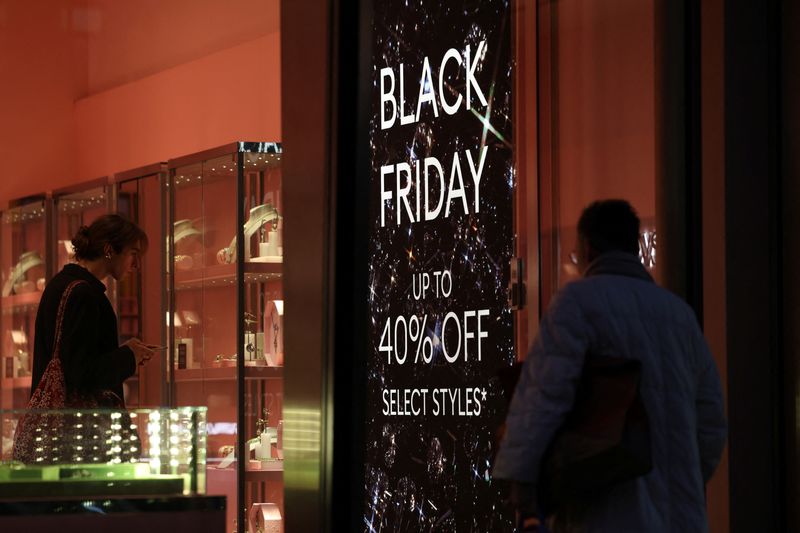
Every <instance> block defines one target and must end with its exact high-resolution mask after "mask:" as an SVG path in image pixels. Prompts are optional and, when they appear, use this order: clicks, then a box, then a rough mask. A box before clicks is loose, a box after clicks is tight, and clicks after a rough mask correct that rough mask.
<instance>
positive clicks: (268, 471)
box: [245, 460, 283, 483]
mask: <svg viewBox="0 0 800 533" xmlns="http://www.w3.org/2000/svg"><path fill="white" fill-rule="evenodd" d="M282 478H283V460H277V461H269V462H262V463H261V468H260V469H258V470H256V469H253V470H251V469H249V468H248V469H247V470H245V479H246V480H247V481H253V482H256V483H259V482H264V481H278V480H280V479H282Z"/></svg>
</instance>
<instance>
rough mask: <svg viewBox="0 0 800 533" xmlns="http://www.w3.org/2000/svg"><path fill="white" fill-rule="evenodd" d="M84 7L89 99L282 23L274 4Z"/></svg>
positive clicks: (210, 1) (201, 1)
mask: <svg viewBox="0 0 800 533" xmlns="http://www.w3.org/2000/svg"><path fill="white" fill-rule="evenodd" d="M84 1H85V2H87V4H88V9H87V10H86V17H85V18H86V25H87V27H88V29H89V55H88V63H89V72H88V76H89V84H88V91H89V94H95V93H98V92H100V91H103V90H107V89H110V88H112V87H117V86H119V85H124V84H126V83H130V82H133V81H136V80H140V79H142V78H145V77H147V76H152V75H153V74H157V73H159V72H161V71H163V70H167V69H169V68H172V67H177V66H179V65H183V64H184V63H190V62H192V61H194V60H196V59H200V58H202V57H205V56H207V55H210V54H213V53H216V52H219V51H221V50H226V49H228V48H231V47H233V46H236V45H240V44H244V43H247V42H249V41H252V40H254V39H257V38H259V37H263V36H265V35H269V34H277V33H278V29H279V26H278V25H279V22H280V13H279V2H278V0H166V1H165V0H135V1H120V0H84ZM272 53H273V54H274V55H275V56H277V55H278V49H277V48H276V49H275V50H274V51H273V52H272ZM82 96H83V95H82Z"/></svg>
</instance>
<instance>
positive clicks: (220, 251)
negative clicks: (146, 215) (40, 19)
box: [164, 143, 284, 533]
mask: <svg viewBox="0 0 800 533" xmlns="http://www.w3.org/2000/svg"><path fill="white" fill-rule="evenodd" d="M280 150H281V149H280V145H279V144H277V143H232V144H229V145H226V146H222V147H219V148H214V149H211V150H207V151H204V152H201V153H197V154H192V155H188V156H185V157H181V158H177V159H172V160H170V161H169V163H168V165H167V166H168V168H169V183H168V188H167V191H166V192H167V193H168V205H169V211H168V217H167V223H166V227H165V229H166V230H167V232H168V238H167V239H164V242H165V243H166V244H167V245H168V246H167V247H168V250H167V253H168V254H169V255H168V257H167V265H168V267H167V279H168V287H169V291H168V295H167V298H168V306H167V316H168V317H169V318H168V322H167V324H168V328H169V331H168V338H169V345H170V347H171V348H174V352H170V355H171V357H170V360H171V364H173V365H174V367H173V369H172V370H171V371H170V384H171V388H172V391H171V392H172V394H173V398H176V399H177V400H178V401H180V402H191V401H201V402H202V401H207V399H208V398H211V397H212V396H213V398H214V407H213V408H212V409H211V411H212V415H211V416H212V418H213V419H214V420H218V421H220V422H223V421H224V423H225V424H230V425H232V426H234V427H235V430H233V429H231V431H233V433H231V435H233V437H230V438H229V437H223V436H222V434H215V436H214V443H213V445H211V444H209V445H210V446H212V447H211V448H210V449H209V452H208V456H209V457H212V456H213V457H215V459H212V460H211V463H212V464H213V465H214V466H224V467H225V468H222V469H220V468H214V467H209V469H208V471H207V473H208V483H209V486H213V487H214V489H213V490H214V491H215V492H218V493H224V494H226V495H227V496H228V505H229V512H228V521H227V526H226V529H227V531H228V533H232V532H233V531H239V530H240V529H239V527H237V524H239V525H241V524H244V523H246V518H245V516H244V510H245V509H250V508H251V507H252V505H253V504H254V503H257V502H258V501H260V500H255V501H254V500H253V498H254V497H257V495H258V494H261V493H263V492H265V490H266V487H263V486H258V485H259V484H261V485H271V487H270V489H269V490H270V491H272V492H276V493H277V492H282V484H283V464H282V462H276V463H275V464H271V463H270V464H266V463H265V464H264V466H265V468H263V469H261V468H258V469H252V470H251V469H250V466H253V465H254V464H255V463H249V464H245V463H242V462H235V461H233V462H231V461H232V460H233V455H231V451H233V453H234V454H235V456H236V457H238V458H239V460H240V461H243V458H244V457H247V456H248V454H247V453H246V452H245V447H246V442H245V441H244V440H243V438H242V437H243V436H250V437H255V436H257V435H261V434H263V432H264V431H266V423H267V422H269V423H270V424H271V425H272V426H275V425H276V424H278V423H279V421H280V420H282V419H283V383H282V382H283V378H284V374H283V367H276V366H266V365H264V366H250V364H251V363H253V362H255V361H249V360H246V359H244V356H245V351H246V350H247V349H248V348H250V349H251V352H252V347H253V346H255V347H256V352H262V351H264V350H265V349H266V347H270V351H271V352H277V353H278V354H282V353H283V322H282V320H283V304H284V302H283V290H282V289H283V286H282V285H283V249H284V248H283V244H284V243H283V229H284V228H283V226H284V220H283V216H282V213H283V206H282V203H281V166H280ZM234 206H235V208H234ZM184 341H187V342H184ZM184 346H185V357H184V356H183V353H182V352H180V350H179V348H180V349H181V350H183V347H184ZM237 346H238V347H241V348H239V349H238V355H239V357H240V359H238V360H237V359H233V360H229V359H227V358H228V357H231V356H232V354H234V353H237V348H236V347H237ZM190 352H191V355H190ZM251 352H247V353H251ZM218 358H220V359H218ZM184 360H185V361H186V363H187V364H188V365H189V366H190V367H192V368H177V367H178V364H177V362H178V361H180V362H183V361H184ZM270 361H274V362H281V358H276V359H270ZM258 362H259V363H260V362H264V363H266V361H265V360H264V359H263V358H259V359H258ZM200 365H203V366H200ZM198 367H199V368H198ZM245 382H246V383H245ZM243 384H244V386H242V385H243ZM223 447H224V448H225V450H227V451H225V452H224V453H225V455H224V457H223V458H219V457H217V456H218V455H219V454H220V453H223V452H222V451H221V449H222V448H223ZM228 447H232V448H233V450H229V449H228ZM215 452H216V453H215ZM250 455H252V454H250ZM258 466H259V467H260V466H261V464H260V463H258ZM244 483H247V484H248V485H250V487H249V488H248V489H247V490H242V489H243V486H242V485H243V484H244ZM242 495H244V496H242ZM241 497H244V498H246V499H245V500H241V501H240V498H241ZM278 500H279V501H280V502H282V501H283V500H282V498H278ZM280 505H282V503H281V504H280ZM281 512H283V509H282V508H281Z"/></svg>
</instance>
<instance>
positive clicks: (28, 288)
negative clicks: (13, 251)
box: [3, 250, 44, 297]
mask: <svg viewBox="0 0 800 533" xmlns="http://www.w3.org/2000/svg"><path fill="white" fill-rule="evenodd" d="M42 264H44V261H42V258H41V257H40V256H39V252H37V251H35V250H34V251H32V252H22V254H21V255H20V256H19V260H18V261H17V264H16V265H14V267H13V268H12V269H11V272H10V273H9V276H8V278H7V279H6V282H5V283H4V284H3V296H4V297H5V296H11V293H12V292H14V294H23V293H25V292H32V291H33V290H35V288H36V285H35V284H34V282H32V281H27V280H25V279H24V278H25V274H26V273H27V272H28V270H30V269H32V268H33V267H37V266H39V265H42Z"/></svg>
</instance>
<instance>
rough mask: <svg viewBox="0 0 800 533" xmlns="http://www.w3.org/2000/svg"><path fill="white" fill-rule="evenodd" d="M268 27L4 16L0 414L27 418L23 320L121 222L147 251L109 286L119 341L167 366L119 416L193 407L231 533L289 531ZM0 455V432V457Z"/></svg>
mask: <svg viewBox="0 0 800 533" xmlns="http://www.w3.org/2000/svg"><path fill="white" fill-rule="evenodd" d="M279 26H280V11H279V2H278V1H277V0H274V1H272V0H270V1H264V0H234V1H231V2H218V1H214V0H200V1H196V0H191V1H189V0H177V1H170V2H160V1H156V0H145V1H144V2H117V1H115V0H70V1H61V0H45V1H43V2H35V3H34V4H30V3H24V2H15V1H10V2H0V29H1V30H2V31H0V48H1V49H2V50H0V64H2V65H3V70H4V71H7V72H10V73H12V75H11V76H7V77H6V76H4V79H5V82H4V83H3V84H2V88H0V116H2V117H3V122H4V126H5V127H4V128H2V130H3V131H2V133H0V135H2V138H1V139H0V145H1V146H2V150H3V154H2V158H3V160H4V161H5V165H6V169H5V175H6V176H8V177H7V178H6V179H3V180H2V181H0V199H2V204H3V213H2V226H1V227H2V231H1V232H0V266H1V267H2V279H3V292H2V298H1V300H2V310H3V312H2V318H1V319H0V322H1V323H2V353H3V365H2V378H0V409H21V408H24V407H25V406H26V404H27V400H28V397H29V395H30V387H31V377H30V368H31V366H30V359H31V354H32V351H33V350H32V346H33V337H34V334H35V332H34V322H35V317H36V309H37V304H38V301H39V298H40V296H41V292H42V290H43V288H44V284H45V282H46V280H47V279H49V278H50V277H51V276H52V275H54V274H55V273H56V272H58V271H59V270H60V269H61V268H62V267H63V265H64V264H66V263H67V262H68V261H69V260H70V253H71V249H70V248H71V245H70V239H71V238H72V236H74V234H75V233H76V232H77V230H78V228H79V227H80V226H82V225H88V224H90V223H91V222H92V220H94V219H95V218H96V217H97V216H99V215H101V214H104V213H109V212H120V213H124V214H126V215H127V216H128V217H129V218H130V219H132V220H134V221H135V222H137V223H138V224H139V225H140V226H141V227H142V228H143V229H144V230H145V232H146V233H147V234H148V237H149V249H148V252H147V253H146V254H145V255H144V258H143V262H142V267H141V269H140V270H139V271H138V272H136V273H135V274H134V275H131V276H130V277H129V278H128V279H127V280H124V281H123V282H120V283H114V282H113V281H112V282H109V283H108V295H109V299H110V300H111V302H112V304H113V305H114V308H115V310H116V312H117V316H118V324H119V332H120V337H121V341H124V340H125V339H127V338H131V337H137V338H140V339H142V340H144V341H145V342H148V343H151V344H154V345H163V346H166V347H167V349H166V350H165V351H164V352H161V354H160V355H159V357H158V358H154V359H153V360H152V361H151V362H150V364H147V365H145V366H142V367H140V369H139V371H138V372H137V374H136V375H135V376H134V377H133V378H131V379H129V380H128V381H127V382H126V383H125V395H126V398H125V400H126V406H127V407H128V408H129V409H138V408H155V407H173V408H179V407H183V406H206V407H207V409H208V410H207V428H208V436H207V450H203V455H205V463H206V470H205V479H204V483H205V492H207V493H208V494H222V495H225V496H226V497H227V511H226V512H227V516H226V520H225V523H226V529H227V531H237V530H238V531H242V527H238V526H237V524H239V523H241V522H244V523H246V524H247V525H248V527H250V526H252V527H253V528H255V527H257V526H258V527H261V528H263V527H265V524H266V523H267V522H268V521H272V522H273V523H274V522H275V521H276V520H278V521H280V519H281V517H282V516H283V514H284V508H283V492H284V491H283V454H282V433H283V304H284V301H283V284H282V270H283V269H282V257H283V243H282V234H283V224H284V222H283V205H282V194H281V193H282V188H281V153H282V149H281V144H280V141H281V105H280V104H281V94H280V85H281V82H280V29H279ZM20 50H24V53H21V52H20ZM164 317H166V320H165V318H164ZM239 437H241V438H239ZM12 441H13V427H9V426H8V425H5V426H4V428H3V457H4V458H5V457H6V456H7V455H8V453H10V446H11V442H12ZM238 457H242V458H246V459H245V460H243V461H237V460H236V458H238ZM237 528H238V529H237Z"/></svg>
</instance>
